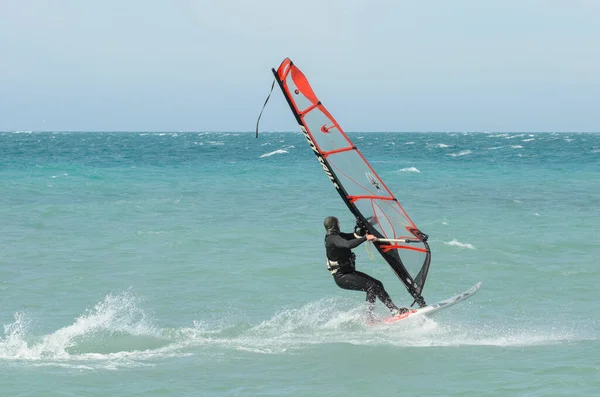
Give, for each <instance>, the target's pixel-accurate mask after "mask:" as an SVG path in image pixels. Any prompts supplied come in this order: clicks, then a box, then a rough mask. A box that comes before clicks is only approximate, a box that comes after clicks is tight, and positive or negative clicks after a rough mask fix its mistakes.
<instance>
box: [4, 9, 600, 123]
mask: <svg viewBox="0 0 600 397" xmlns="http://www.w3.org/2000/svg"><path fill="white" fill-rule="evenodd" d="M599 21H600V0H562V1H558V0H487V1H482V0H453V1H447V0H437V1H436V0H430V1H417V0H411V1H404V0H387V1H384V0H302V1H297V2H292V1H287V0H285V1H284V0H252V1H250V0H248V1H246V0H212V1H208V0H186V1H184V0H162V1H154V0H127V1H123V0H102V1H99V0H89V1H82V0H45V1H43V0H0V131H39V130H41V131H253V130H254V127H255V123H256V119H257V117H258V113H259V112H260V109H261V107H262V105H263V103H264V100H265V98H266V96H267V94H268V92H269V88H270V86H271V82H272V79H273V75H272V73H271V68H273V67H275V68H276V67H277V66H279V64H280V63H281V61H282V60H283V59H284V58H286V57H290V58H291V59H292V61H294V63H295V64H296V65H297V66H298V67H299V68H300V69H301V70H302V71H303V72H304V73H305V75H306V76H307V78H308V79H309V81H310V83H311V85H312V87H313V89H314V91H315V93H316V94H317V95H318V96H319V98H320V100H321V101H322V103H323V104H324V105H325V106H326V107H327V108H328V109H329V111H330V112H331V113H332V115H333V116H334V117H335V118H336V119H337V121H338V122H339V123H340V125H341V126H342V128H344V129H345V130H346V131H412V132H421V131H423V132H425V131H520V132H523V131H529V132H542V131H570V132H572V131H581V132H600V22H599ZM275 89H276V91H274V93H273V95H272V97H271V100H270V102H269V104H268V105H267V108H266V109H265V111H264V114H263V116H262V119H261V131H297V130H298V126H297V124H296V122H295V120H294V117H293V116H292V113H291V111H290V110H289V108H288V107H287V104H286V102H285V99H284V98H283V96H282V94H281V92H280V91H277V90H278V88H277V86H276V88H275Z"/></svg>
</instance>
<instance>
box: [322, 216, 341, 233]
mask: <svg viewBox="0 0 600 397" xmlns="http://www.w3.org/2000/svg"><path fill="white" fill-rule="evenodd" d="M323 226H325V230H327V231H328V232H329V231H333V230H335V231H338V232H339V231H340V221H338V218H336V217H335V216H328V217H327V218H325V220H324V221H323Z"/></svg>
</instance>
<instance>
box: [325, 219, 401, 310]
mask: <svg viewBox="0 0 600 397" xmlns="http://www.w3.org/2000/svg"><path fill="white" fill-rule="evenodd" d="M323 226H325V231H326V234H325V252H326V255H327V270H329V271H330V272H331V274H332V275H333V279H334V281H335V283H336V284H337V285H338V287H340V288H343V289H348V290H354V291H364V292H366V293H367V315H368V316H369V318H371V319H372V318H373V310H374V309H375V302H376V300H377V298H379V300H380V301H381V302H383V304H384V305H385V306H386V307H387V308H388V309H389V310H390V311H391V312H392V315H398V314H402V313H405V312H407V311H408V309H407V308H404V307H403V308H399V307H397V306H396V305H395V304H394V302H392V299H391V298H390V296H389V294H388V293H387V291H386V290H385V288H384V287H383V284H382V283H381V281H379V280H377V279H375V278H373V277H371V276H369V275H368V274H365V273H363V272H359V271H357V270H356V255H354V253H353V252H352V249H353V248H356V247H358V246H359V245H361V244H362V243H364V242H365V241H371V240H374V239H375V238H376V237H375V236H374V235H372V234H368V233H367V232H366V229H365V228H364V227H361V226H360V225H359V224H358V223H357V225H356V227H355V228H354V231H355V232H354V233H343V232H341V231H340V222H339V220H338V219H337V218H336V217H335V216H328V217H327V218H325V220H324V221H323Z"/></svg>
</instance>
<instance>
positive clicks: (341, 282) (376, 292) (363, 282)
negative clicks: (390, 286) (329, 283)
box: [333, 272, 398, 311]
mask: <svg viewBox="0 0 600 397" xmlns="http://www.w3.org/2000/svg"><path fill="white" fill-rule="evenodd" d="M333 278H334V280H335V283H336V284H337V285H338V287H340V288H343V289H349V290H354V291H365V292H366V293H367V302H368V309H369V311H372V309H373V306H374V305H375V300H376V299H377V298H379V300H380V301H381V302H383V304H384V305H385V306H386V307H387V308H388V309H390V310H397V309H398V307H396V305H394V303H393V302H392V299H391V298H390V296H389V295H388V293H387V292H386V290H385V288H384V287H383V284H382V283H381V281H379V280H377V279H376V278H373V277H371V276H369V275H368V274H365V273H363V272H353V273H336V274H334V275H333Z"/></svg>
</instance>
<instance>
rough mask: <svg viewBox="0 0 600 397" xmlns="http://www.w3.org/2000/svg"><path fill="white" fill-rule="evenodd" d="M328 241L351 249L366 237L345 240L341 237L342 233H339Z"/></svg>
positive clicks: (365, 239)
mask: <svg viewBox="0 0 600 397" xmlns="http://www.w3.org/2000/svg"><path fill="white" fill-rule="evenodd" d="M344 234H345V235H350V234H348V233H344ZM351 236H352V237H354V236H353V235H351ZM329 241H330V242H331V244H333V245H334V246H335V247H338V248H349V249H352V248H356V247H358V246H359V245H361V244H362V243H364V242H365V241H367V237H361V238H353V239H351V240H346V239H345V238H343V236H342V234H341V233H340V234H339V235H336V236H332V237H331V239H330V240H329Z"/></svg>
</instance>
